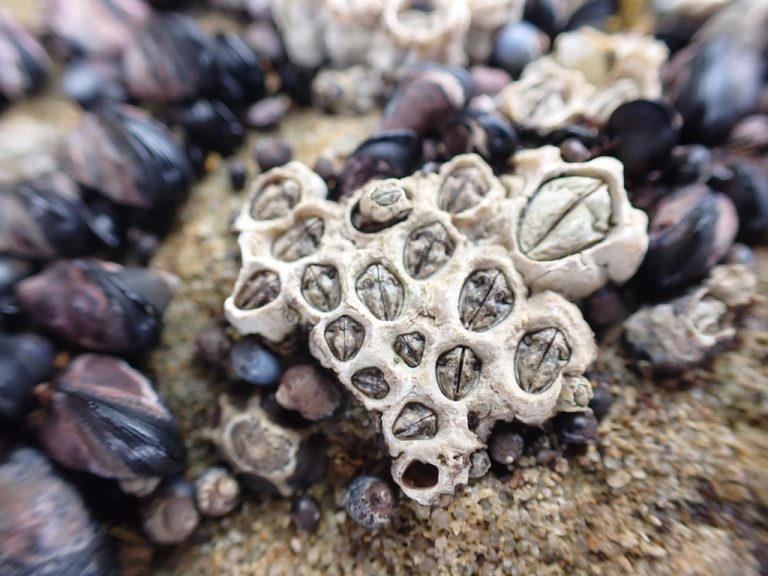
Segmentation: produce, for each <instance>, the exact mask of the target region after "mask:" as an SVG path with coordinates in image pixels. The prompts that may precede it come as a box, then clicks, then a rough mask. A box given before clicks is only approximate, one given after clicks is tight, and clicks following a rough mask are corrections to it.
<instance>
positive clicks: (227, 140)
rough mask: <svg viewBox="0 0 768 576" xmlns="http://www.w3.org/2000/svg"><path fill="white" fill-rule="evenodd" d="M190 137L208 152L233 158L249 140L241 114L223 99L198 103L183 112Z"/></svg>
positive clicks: (181, 118)
mask: <svg viewBox="0 0 768 576" xmlns="http://www.w3.org/2000/svg"><path fill="white" fill-rule="evenodd" d="M179 121H180V123H181V126H182V127H183V128H184V131H185V132H186V134H187V138H188V139H189V140H190V141H192V142H194V143H195V144H196V145H197V146H200V147H201V148H203V149H204V150H207V151H213V152H219V153H221V154H223V155H224V156H229V155H230V154H232V152H234V151H235V150H236V149H237V148H238V147H239V146H240V145H241V144H242V143H243V140H244V139H245V127H244V126H243V124H242V122H240V119H239V118H238V117H237V115H236V114H235V113H234V112H233V111H232V110H231V109H230V108H229V107H228V106H227V105H226V104H225V103H224V102H221V101H219V100H197V101H195V102H193V103H192V104H190V105H189V106H188V107H186V108H184V109H183V110H181V112H180V113H179Z"/></svg>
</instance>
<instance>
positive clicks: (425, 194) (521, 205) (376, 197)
mask: <svg viewBox="0 0 768 576" xmlns="http://www.w3.org/2000/svg"><path fill="white" fill-rule="evenodd" d="M516 160H517V162H516V167H517V172H516V174H515V175H512V176H509V177H507V178H508V180H507V181H505V182H504V183H502V182H501V181H500V180H499V179H497V178H496V177H495V176H494V175H493V172H492V170H491V169H490V167H489V166H488V165H487V164H485V162H483V161H482V160H481V159H480V157H478V156H475V155H464V156H458V157H456V158H454V159H453V160H452V161H450V162H448V163H447V164H445V165H443V167H442V168H441V169H440V171H439V172H438V173H430V174H425V173H419V174H417V175H415V176H412V177H407V178H403V179H400V180H395V179H389V180H383V181H381V180H379V181H373V182H370V183H368V184H367V185H365V186H363V187H362V188H360V189H358V190H357V191H356V192H355V193H354V194H352V195H351V196H350V197H349V198H348V199H347V201H346V202H345V203H344V204H338V203H333V202H328V201H325V200H324V199H323V198H324V196H325V193H326V192H325V188H324V185H322V181H320V182H318V179H317V178H316V177H313V175H312V174H311V172H308V170H307V169H306V168H304V167H302V166H301V165H300V164H296V163H293V164H291V165H288V166H287V167H285V168H283V169H279V170H276V171H273V172H269V173H266V174H264V175H262V176H261V177H259V178H258V179H257V180H256V181H255V183H254V185H253V186H254V188H253V191H252V194H251V198H250V199H249V201H247V202H246V204H245V206H244V207H243V210H242V211H241V214H240V216H239V217H238V219H237V224H236V228H237V229H238V230H239V231H241V235H240V246H241V249H242V252H243V254H242V256H243V269H242V270H241V273H240V276H239V278H238V281H237V283H236V286H235V291H234V294H233V296H231V297H230V298H229V299H228V300H227V302H226V304H225V310H226V314H227V317H228V319H229V321H230V322H231V323H232V324H233V325H234V326H235V328H237V329H238V330H239V331H240V332H242V333H257V334H260V335H261V336H262V337H264V338H267V339H269V340H272V341H275V342H278V341H280V340H282V339H283V338H285V337H287V336H290V335H291V334H292V333H294V332H295V331H297V330H302V329H306V328H309V344H310V351H311V352H312V354H313V355H314V356H315V357H316V358H317V359H318V360H320V362H321V363H322V364H323V365H324V366H326V367H328V368H331V369H332V370H334V371H335V372H336V373H337V375H338V377H339V380H340V381H341V382H342V383H343V384H344V386H345V387H347V389H348V390H349V391H350V392H351V393H352V394H353V395H354V396H355V397H356V398H357V399H358V400H360V401H361V402H362V403H363V404H364V405H365V407H366V408H368V409H369V410H372V411H375V412H379V413H381V428H382V433H383V436H384V439H385V441H386V444H387V447H388V449H389V452H390V455H391V456H392V457H393V459H394V462H393V465H392V476H393V478H394V479H395V481H396V482H397V483H398V484H399V485H400V486H401V487H402V489H403V490H404V492H405V493H406V494H407V495H408V496H410V497H411V498H413V499H415V500H417V501H419V502H421V503H424V504H429V503H432V502H434V501H435V500H437V499H438V497H439V496H440V495H442V494H452V493H453V491H454V490H455V488H456V487H457V486H458V485H460V484H465V483H466V482H467V480H468V477H469V472H470V470H471V468H472V454H474V453H476V452H477V451H478V450H480V449H482V448H483V447H484V445H483V443H484V442H485V440H486V439H487V438H488V435H489V434H490V432H491V430H492V428H493V424H494V422H496V421H497V420H506V421H511V420H513V419H514V420H519V421H521V422H523V423H526V424H533V425H537V424H541V423H543V422H545V421H547V420H549V419H550V418H551V417H552V416H553V415H555V414H556V413H557V412H560V411H567V412H574V411H584V410H586V409H587V406H588V403H589V400H590V398H591V386H590V383H589V381H588V380H587V379H586V378H584V376H583V373H584V370H586V368H587V367H588V366H589V365H590V363H591V362H592V360H593V358H594V354H595V345H594V340H593V335H592V333H591V331H590V329H589V327H588V325H587V324H586V322H585V321H584V320H583V318H582V317H581V314H580V312H579V311H578V309H577V308H576V307H575V306H574V305H573V304H571V303H570V302H568V301H567V300H566V299H565V298H563V297H562V296H561V295H559V294H556V293H555V292H552V291H546V290H556V291H559V292H561V293H562V294H565V295H567V296H569V297H580V296H584V295H586V294H589V293H591V292H593V291H595V290H597V289H599V288H600V287H601V286H603V285H604V284H605V283H606V282H608V281H609V280H613V281H615V282H621V281H623V280H626V279H628V278H629V277H630V276H631V275H632V274H633V273H634V272H635V270H636V269H637V266H638V265H639V264H640V261H641V260H642V257H643V254H644V252H645V247H646V244H647V235H646V231H645V228H646V217H645V216H644V215H643V214H642V213H641V212H640V211H638V210H635V209H633V208H632V207H631V206H630V205H629V203H628V201H627V198H626V193H625V191H624V189H623V186H622V182H621V167H620V164H619V163H618V162H617V161H615V160H613V159H608V158H600V159H597V160H593V161H591V162H588V163H585V164H577V163H573V164H567V163H565V162H563V161H562V160H561V159H560V158H559V156H558V153H557V149H556V148H544V149H540V150H536V151H529V152H525V153H520V154H518V156H517V157H516ZM287 178H290V179H292V180H291V183H290V186H288V185H286V184H282V185H281V186H282V188H283V191H282V193H281V194H278V193H277V192H275V191H274V190H272V191H269V192H268V190H269V189H270V186H272V187H273V188H274V187H275V184H274V183H275V182H280V181H284V180H285V179H287ZM265 196H266V197H269V198H270V199H271V202H270V203H266V202H265V201H263V200H261V198H262V197H265ZM555 197H556V198H555ZM558 198H559V201H558V200H557V199H558ZM267 206H270V207H273V208H274V209H267V208H266V207H267ZM254 207H256V208H257V209H254ZM286 238H287V240H285V239H286ZM264 278H268V281H265V280H264ZM529 289H530V290H532V291H533V294H531V293H529ZM243 294H259V295H260V296H258V297H256V296H254V297H249V298H247V299H244V298H242V295H243ZM254 302H255V304H254V305H252V303H254Z"/></svg>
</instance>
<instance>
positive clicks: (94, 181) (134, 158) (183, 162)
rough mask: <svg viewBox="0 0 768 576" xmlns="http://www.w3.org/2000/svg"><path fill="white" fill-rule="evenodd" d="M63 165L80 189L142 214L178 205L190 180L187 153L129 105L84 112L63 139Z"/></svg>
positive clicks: (155, 122) (151, 121) (190, 170)
mask: <svg viewBox="0 0 768 576" xmlns="http://www.w3.org/2000/svg"><path fill="white" fill-rule="evenodd" d="M61 164H62V169H63V170H64V171H65V172H66V173H67V174H69V176H70V177H72V178H73V179H74V180H75V181H76V182H77V183H79V184H80V185H81V186H83V187H84V188H86V189H88V190H91V191H95V192H98V193H99V194H102V195H103V196H106V197H107V198H109V199H110V200H112V201H113V202H114V203H115V204H118V205H121V206H129V207H134V208H141V209H144V210H167V209H169V208H173V207H175V206H177V205H179V204H180V203H181V202H182V201H183V200H184V199H186V197H187V193H188V191H189V187H190V185H191V182H192V178H193V173H192V168H191V166H190V164H189V160H188V158H187V155H186V152H185V150H184V148H183V147H182V146H181V145H180V144H179V142H178V141H177V140H176V138H175V137H174V135H173V134H172V133H171V131H170V130H169V129H168V128H167V127H166V126H164V125H163V124H161V123H160V122H157V121H156V120H153V119H152V118H151V117H150V116H149V115H147V114H146V113H145V112H143V111H142V110H140V109H138V108H135V107H132V106H127V105H117V104H112V105H107V106H104V107H101V108H99V109H98V110H97V111H94V112H87V113H85V114H84V115H83V118H82V120H81V121H80V124H79V125H78V127H77V128H76V129H75V130H74V131H73V132H72V133H71V134H70V135H69V137H68V138H67V140H66V143H65V145H64V149H63V151H62V157H61Z"/></svg>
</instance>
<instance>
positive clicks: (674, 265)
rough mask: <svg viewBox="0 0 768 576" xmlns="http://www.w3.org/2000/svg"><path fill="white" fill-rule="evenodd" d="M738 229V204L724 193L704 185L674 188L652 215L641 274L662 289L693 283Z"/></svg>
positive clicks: (648, 284)
mask: <svg viewBox="0 0 768 576" xmlns="http://www.w3.org/2000/svg"><path fill="white" fill-rule="evenodd" d="M737 229H738V217H737V215H736V209H735V208H734V206H733V203H732V202H731V201H730V200H729V199H728V198H727V197H725V196H724V195H722V194H718V193H716V192H714V191H713V190H711V189H710V188H709V187H707V186H706V185H704V184H692V185H690V186H685V187H683V188H679V189H677V190H675V191H674V192H672V193H671V194H669V195H668V196H666V197H664V198H663V199H662V200H661V201H660V202H659V203H658V204H657V205H656V208H655V210H654V212H653V214H652V215H651V219H650V226H649V236H650V242H649V246H648V252H647V253H646V256H645V260H644V261H643V264H642V266H641V267H640V270H639V272H638V274H639V277H640V279H641V280H642V282H643V283H644V284H645V286H646V287H648V288H650V289H651V290H652V291H654V292H656V293H660V294H661V293H668V292H670V291H672V290H678V289H682V288H686V287H688V286H691V285H693V284H695V283H696V282H698V281H699V280H701V279H702V278H704V277H705V276H706V274H707V272H708V271H709V270H710V268H712V266H714V265H715V264H717V262H719V261H720V260H721V259H722V258H723V256H725V254H726V253H727V252H728V250H729V249H730V247H731V246H732V245H733V241H734V238H735V236H736V231H737Z"/></svg>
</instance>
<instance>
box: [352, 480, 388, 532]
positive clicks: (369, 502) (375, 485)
mask: <svg viewBox="0 0 768 576" xmlns="http://www.w3.org/2000/svg"><path fill="white" fill-rule="evenodd" d="M396 503H397V499H396V498H395V493H394V491H393V490H392V488H391V486H390V485H389V484H388V483H387V482H386V481H385V480H382V479H381V478H376V477H375V476H358V477H357V478H355V479H354V480H353V481H352V483H351V484H350V485H349V488H348V489H347V493H346V495H345V497H344V507H345V508H346V509H347V514H349V516H350V518H352V520H354V521H355V522H357V523H358V524H359V525H360V526H362V527H363V528H367V529H369V530H372V529H374V528H380V527H382V526H385V525H387V524H388V523H389V520H390V518H391V517H392V515H393V514H394V511H395V505H396Z"/></svg>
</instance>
